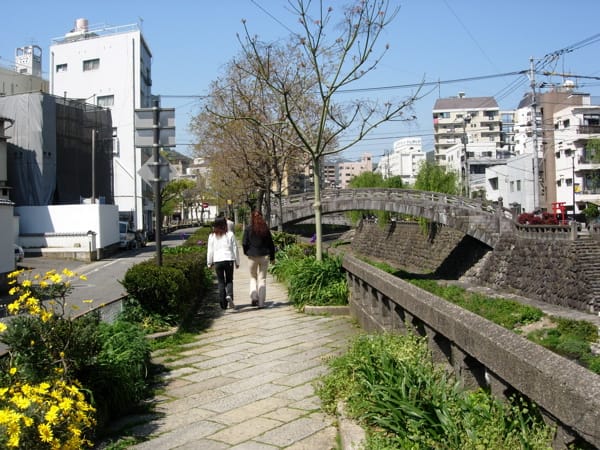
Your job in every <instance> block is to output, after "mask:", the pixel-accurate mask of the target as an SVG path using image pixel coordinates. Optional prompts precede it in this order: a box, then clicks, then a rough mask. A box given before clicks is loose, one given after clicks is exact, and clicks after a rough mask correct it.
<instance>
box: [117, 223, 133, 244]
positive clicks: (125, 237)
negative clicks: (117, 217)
mask: <svg viewBox="0 0 600 450" xmlns="http://www.w3.org/2000/svg"><path fill="white" fill-rule="evenodd" d="M119 247H121V248H122V249H125V250H129V249H132V248H137V241H136V240H135V231H133V230H132V229H131V228H130V227H129V223H128V222H119Z"/></svg>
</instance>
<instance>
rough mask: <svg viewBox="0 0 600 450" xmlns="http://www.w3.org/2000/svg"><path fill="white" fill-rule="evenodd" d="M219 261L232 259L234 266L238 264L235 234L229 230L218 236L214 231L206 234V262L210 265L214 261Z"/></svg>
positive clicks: (238, 256)
mask: <svg viewBox="0 0 600 450" xmlns="http://www.w3.org/2000/svg"><path fill="white" fill-rule="evenodd" d="M221 261H234V262H235V265H236V266H239V265H240V254H239V252H238V247H237V242H236V240H235V235H234V234H233V233H232V232H231V231H228V232H227V233H225V234H223V235H222V236H220V237H217V235H216V234H215V233H210V234H209V236H208V247H207V251H206V264H207V265H208V266H209V267H210V266H212V265H213V264H214V263H216V262H221Z"/></svg>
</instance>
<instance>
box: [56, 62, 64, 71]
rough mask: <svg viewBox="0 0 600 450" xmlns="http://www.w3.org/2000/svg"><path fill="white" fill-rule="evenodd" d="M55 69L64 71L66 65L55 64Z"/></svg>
mask: <svg viewBox="0 0 600 450" xmlns="http://www.w3.org/2000/svg"><path fill="white" fill-rule="evenodd" d="M56 71H57V72H66V71H67V65H66V64H57V65H56Z"/></svg>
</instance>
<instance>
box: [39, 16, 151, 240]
mask: <svg viewBox="0 0 600 450" xmlns="http://www.w3.org/2000/svg"><path fill="white" fill-rule="evenodd" d="M151 64H152V53H151V52H150V48H149V47H148V44H147V43H146V41H145V39H144V37H143V36H142V33H141V30H140V29H139V27H138V25H136V24H133V25H124V26H119V27H96V28H94V29H92V28H89V27H88V21H87V19H77V20H76V21H75V28H74V29H73V30H71V31H70V32H68V33H66V34H65V35H64V36H63V37H60V38H55V39H53V41H52V45H51V46H50V69H49V72H50V93H51V94H54V95H57V96H64V97H68V98H77V99H82V100H84V101H86V102H89V103H92V102H93V103H95V104H97V105H99V106H103V107H108V108H110V109H111V112H112V123H113V127H114V128H113V156H114V158H113V175H112V176H113V186H114V199H115V203H116V204H117V205H118V207H119V215H120V216H121V218H122V219H126V220H130V221H132V222H133V225H134V226H135V228H138V229H141V228H146V229H147V228H148V226H149V225H151V223H152V220H151V217H152V211H151V210H152V205H151V203H150V202H148V204H145V202H144V196H143V190H145V189H148V187H147V186H145V184H144V183H143V182H142V179H141V177H140V175H139V174H138V170H139V169H140V167H141V165H142V164H143V163H144V162H145V160H146V159H147V158H148V156H149V153H146V154H144V152H142V151H141V150H140V149H136V148H135V146H134V132H135V128H134V111H135V109H137V108H149V107H151V106H152V104H151V102H152V95H151V86H152V77H151ZM90 132H91V131H90Z"/></svg>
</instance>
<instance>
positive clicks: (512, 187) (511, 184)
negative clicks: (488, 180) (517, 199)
mask: <svg viewBox="0 0 600 450" xmlns="http://www.w3.org/2000/svg"><path fill="white" fill-rule="evenodd" d="M510 192H515V182H514V181H511V182H510Z"/></svg>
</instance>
